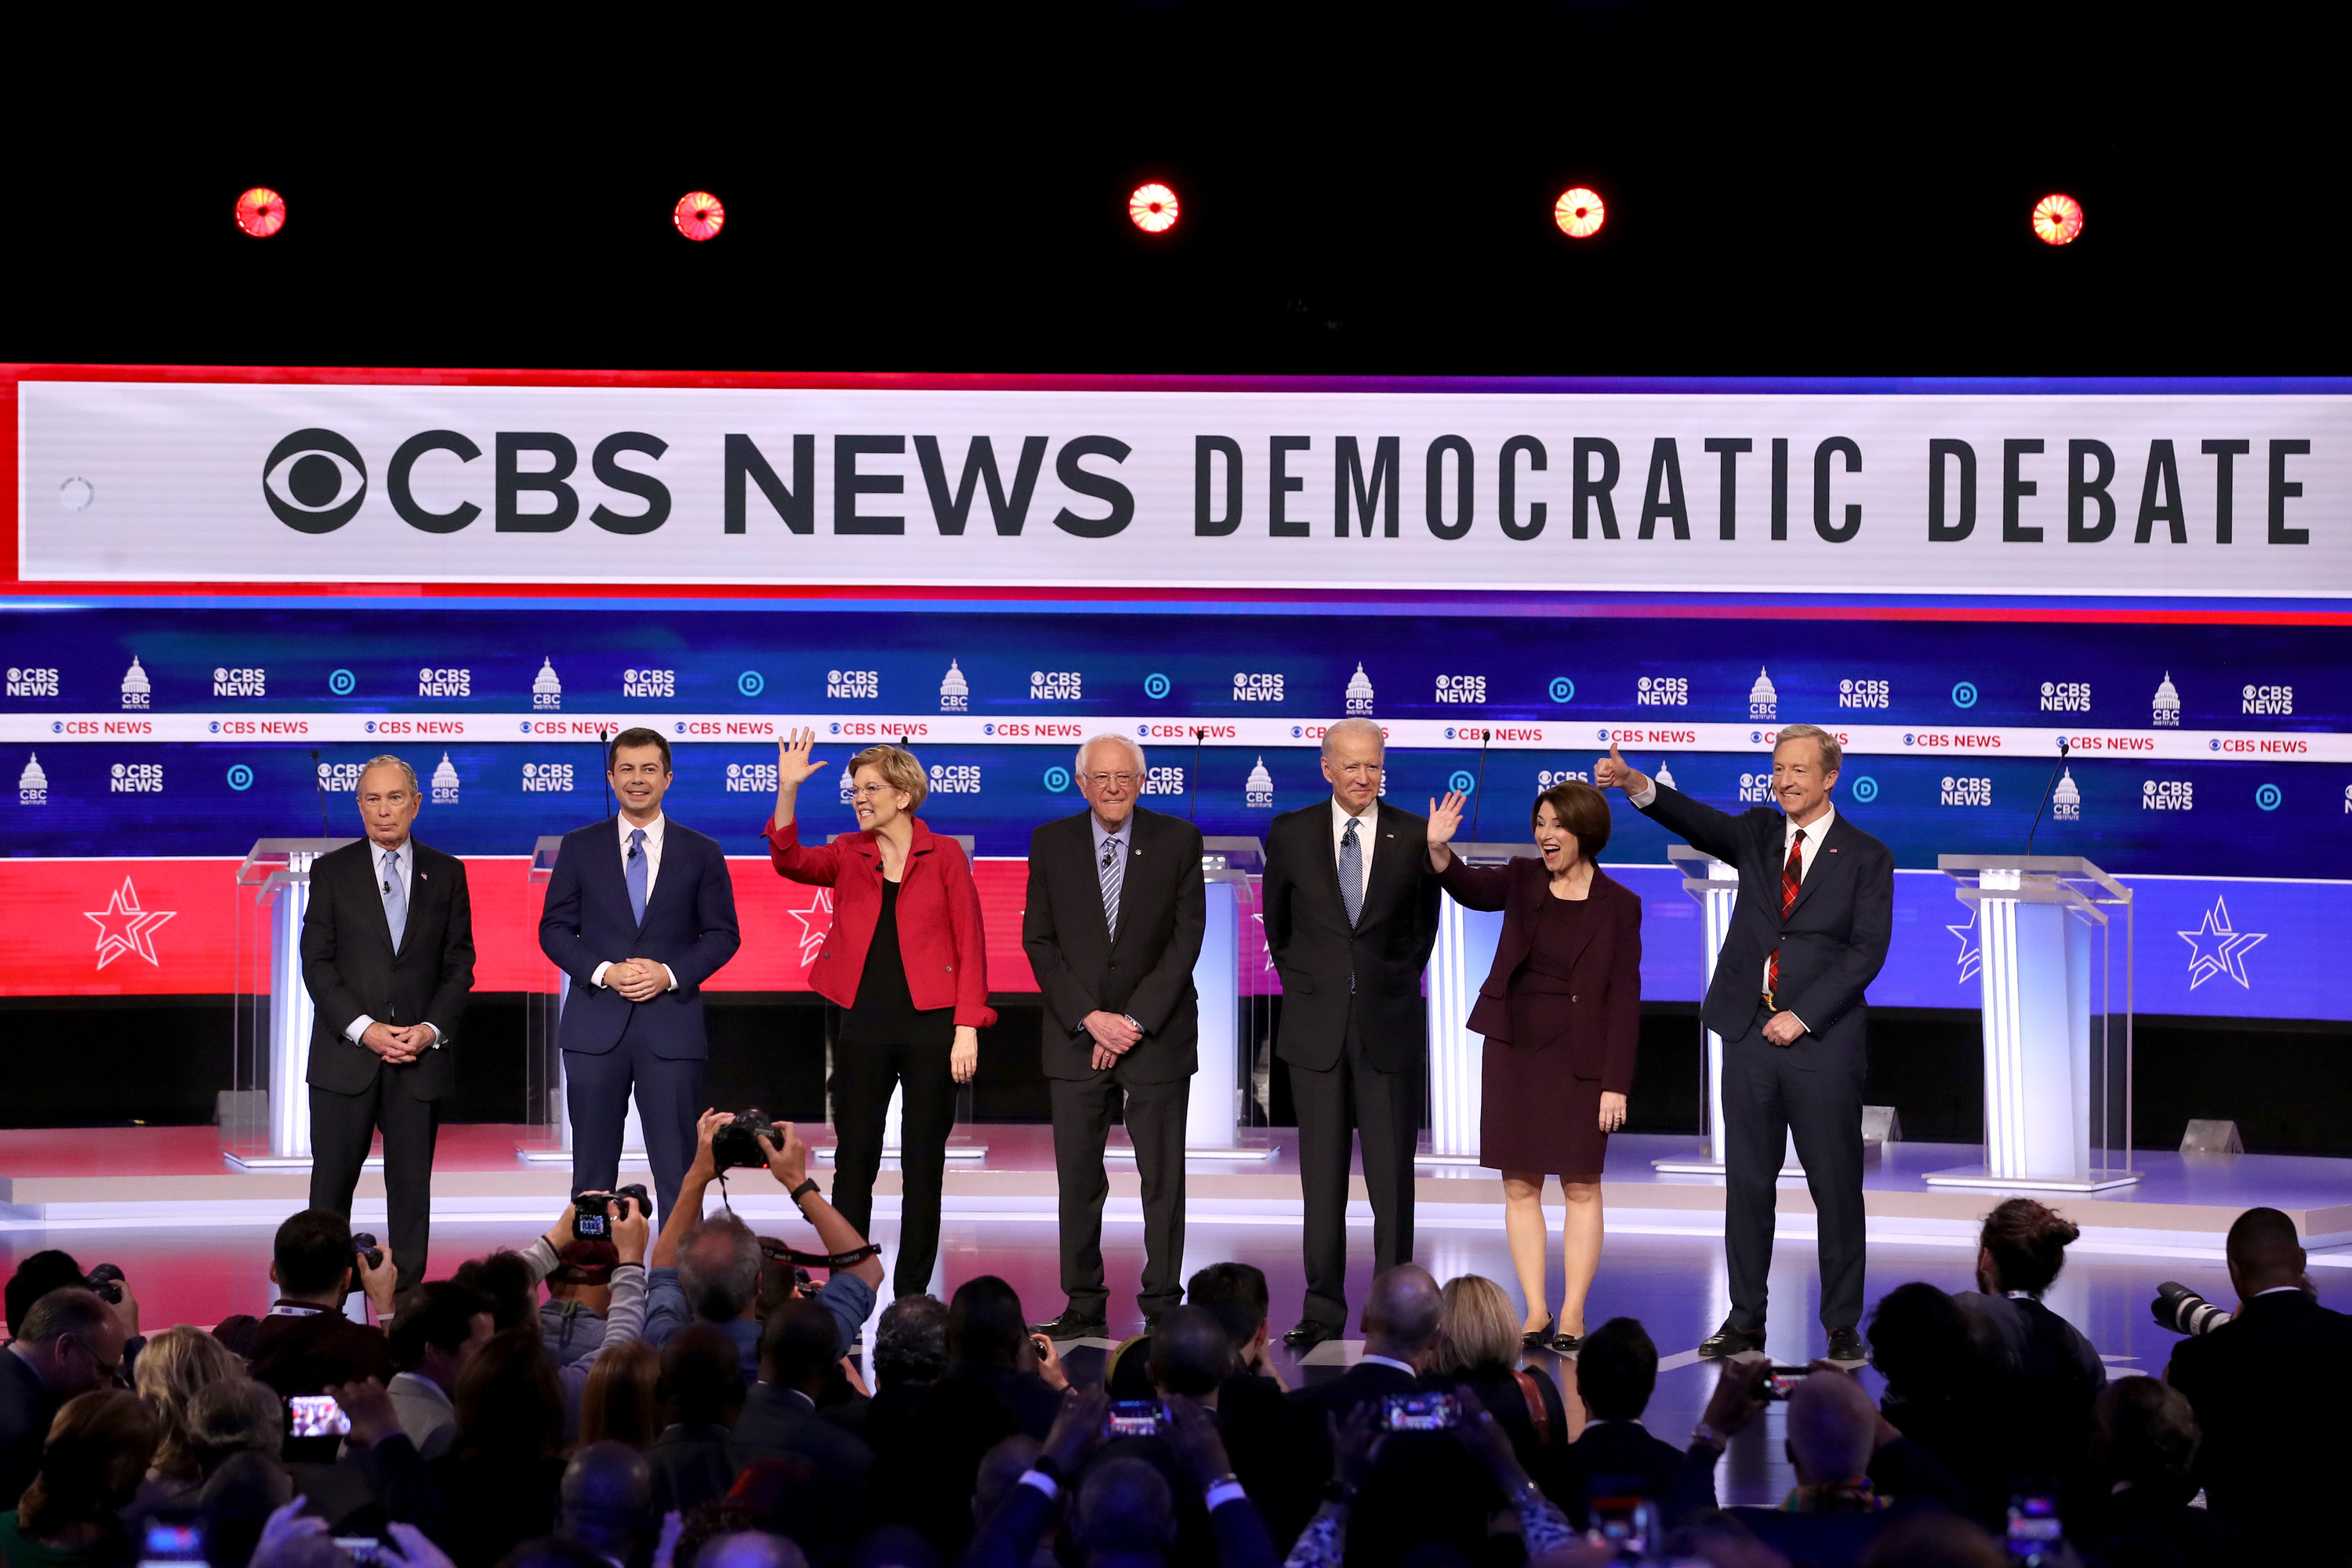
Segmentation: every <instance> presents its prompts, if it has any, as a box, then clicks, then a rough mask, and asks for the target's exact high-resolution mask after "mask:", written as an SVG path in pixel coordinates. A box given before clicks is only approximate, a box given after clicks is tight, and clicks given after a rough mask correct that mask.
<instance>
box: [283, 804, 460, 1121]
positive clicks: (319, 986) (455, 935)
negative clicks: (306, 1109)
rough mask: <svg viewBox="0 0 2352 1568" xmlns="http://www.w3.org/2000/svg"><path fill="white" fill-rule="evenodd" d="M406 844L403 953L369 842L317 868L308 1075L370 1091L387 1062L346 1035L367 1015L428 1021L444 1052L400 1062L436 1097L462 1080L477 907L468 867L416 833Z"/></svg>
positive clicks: (306, 927)
mask: <svg viewBox="0 0 2352 1568" xmlns="http://www.w3.org/2000/svg"><path fill="white" fill-rule="evenodd" d="M408 842H409V847H411V849H412V850H414V851H415V858H414V859H412V860H411V861H410V863H409V877H408V921H407V924H406V925H405V926H404V928H403V930H402V932H401V938H400V952H398V953H396V954H395V953H394V952H393V951H392V928H391V926H389V925H387V924H386V923H385V921H384V916H383V886H382V884H381V883H380V882H379V881H378V880H377V878H376V847H375V845H374V843H373V841H372V840H370V839H366V838H362V839H359V840H357V841H355V842H353V843H350V844H346V845H344V846H343V847H341V849H334V850H330V851H329V852H328V853H326V854H324V855H321V856H320V857H319V858H318V859H317V860H315V861H313V862H312V863H311V866H310V909H309V910H307V911H306V912H305V913H304V914H303V916H302V983H303V984H305V985H306V986H308V987H309V988H310V1001H311V1003H312V1005H314V1006H315V1007H316V1008H317V1010H318V1012H317V1022H316V1023H315V1024H313V1025H312V1026H311V1029H310V1071H309V1073H308V1075H307V1076H308V1079H309V1080H310V1082H311V1083H314V1084H316V1085H318V1086H319V1087H320V1089H331V1090H332V1091H334V1092H335V1093H337V1094H361V1093H364V1092H365V1091H366V1090H367V1089H370V1088H372V1087H373V1085H374V1083H375V1078H376V1074H377V1073H378V1072H380V1071H382V1070H383V1058H382V1057H379V1056H377V1055H376V1054H375V1053H374V1052H373V1051H372V1050H369V1049H368V1048H367V1047H365V1046H362V1045H358V1044H356V1043H354V1042H352V1041H351V1040H349V1039H346V1038H345V1037H344V1036H343V1031H344V1030H345V1029H348V1028H350V1027H351V1026H352V1020H353V1019H354V1018H357V1017H358V1016H360V1015H362V1014H363V1013H364V1014H366V1015H367V1016H369V1017H372V1018H373V1019H375V1020H376V1022H378V1023H380V1024H391V1025H394V1026H399V1027H402V1028H405V1027H406V1026H409V1025H411V1024H431V1025H432V1026H435V1027H436V1028H437V1029H439V1030H440V1031H441V1035H442V1043H441V1045H440V1047H439V1048H438V1049H435V1050H428V1051H425V1052H424V1053H422V1054H421V1055H419V1056H418V1057H417V1058H416V1059H415V1061H414V1062H411V1063H409V1064H408V1065H406V1066H404V1067H397V1068H393V1069H392V1070H393V1072H394V1075H395V1076H396V1077H397V1078H398V1079H399V1081H400V1083H401V1085H402V1086H403V1087H404V1088H405V1089H407V1090H408V1092H409V1093H410V1094H412V1095H414V1096H415V1097H416V1098H417V1099H419V1100H438V1099H440V1098H441V1097H442V1096H443V1095H445V1094H447V1093H448V1092H449V1091H450V1090H451V1089H453V1088H455V1087H456V1086H457V1058H456V1057H455V1056H454V1055H453V1054H452V1048H451V1047H452V1046H453V1045H454V1043H455V1041H456V1038H457V1029H458V1025H459V1024H460V1023H461V1022H462V1020H463V1018H464V1015H465V1011H466V997H467V994H468V993H469V992H471V991H472V990H473V989H474V905H473V900H472V899H471V898H470V897H469V896H468V895H467V890H466V867H465V863H464V862H463V861H461V860H459V859H458V858H457V857H456V856H454V855H444V854H443V853H441V851H440V850H438V849H436V848H434V847H432V846H431V845H429V844H425V843H421V842H419V841H418V840H417V839H416V838H415V837H414V836H412V837H410V838H409V841H408Z"/></svg>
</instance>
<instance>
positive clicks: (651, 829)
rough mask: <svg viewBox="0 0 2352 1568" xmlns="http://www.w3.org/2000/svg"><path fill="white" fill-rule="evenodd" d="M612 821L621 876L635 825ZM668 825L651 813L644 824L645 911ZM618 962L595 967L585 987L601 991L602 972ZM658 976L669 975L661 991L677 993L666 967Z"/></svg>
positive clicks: (618, 818) (651, 896)
mask: <svg viewBox="0 0 2352 1568" xmlns="http://www.w3.org/2000/svg"><path fill="white" fill-rule="evenodd" d="M613 820H614V823H615V824H617V825H618V826H619V827H620V830H621V838H620V845H621V868H622V870H623V872H624V873H625V872H626V871H627V869H628V864H629V835H630V834H632V833H634V832H635V831H636V825H635V824H634V823H632V822H631V821H630V820H629V819H628V817H627V816H625V815H624V816H614V818H613ZM668 824H669V818H667V817H666V816H663V815H662V814H661V813H660V812H656V813H654V819H653V820H652V821H651V822H648V823H646V845H645V848H644V849H643V850H641V851H639V853H641V854H643V855H644V856H645V858H646V908H648V909H651V908H652V907H653V901H654V884H655V883H656V882H658V881H660V880H661V857H662V829H663V828H664V827H666V826H668ZM618 962H620V961H619V960H617V959H611V958H608V959H606V960H605V961H604V963H600V964H598V965H597V966H596V971H595V973H593V974H591V975H589V977H588V984H591V985H594V986H598V987H600V988H601V987H602V986H603V985H604V971H606V970H608V969H610V968H612V967H613V965H614V963H618ZM656 962H658V960H656ZM662 973H664V974H668V975H669V984H668V985H667V986H666V987H664V989H666V990H669V991H675V990H677V975H676V974H674V973H670V967H669V965H668V964H667V963H665V964H662Z"/></svg>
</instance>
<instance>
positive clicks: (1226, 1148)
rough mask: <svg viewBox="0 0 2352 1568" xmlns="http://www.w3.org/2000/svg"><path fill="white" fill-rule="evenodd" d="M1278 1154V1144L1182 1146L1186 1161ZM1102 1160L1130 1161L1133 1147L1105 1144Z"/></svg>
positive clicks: (1197, 1144)
mask: <svg viewBox="0 0 2352 1568" xmlns="http://www.w3.org/2000/svg"><path fill="white" fill-rule="evenodd" d="M1280 1152H1282V1145H1281V1144H1279V1143H1187V1144H1185V1145H1184V1158H1186V1159H1187V1160H1271V1159H1273V1158H1274V1157H1275V1156H1276V1154H1279V1153H1280ZM1103 1158H1104V1159H1106V1160H1132V1159H1134V1158H1135V1145H1134V1144H1132V1143H1108V1144H1105V1145H1104V1146H1103Z"/></svg>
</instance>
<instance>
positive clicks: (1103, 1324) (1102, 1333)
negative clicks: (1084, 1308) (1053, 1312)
mask: <svg viewBox="0 0 2352 1568" xmlns="http://www.w3.org/2000/svg"><path fill="white" fill-rule="evenodd" d="M1029 1331H1030V1332H1032V1333H1037V1334H1043V1335H1045V1337H1046V1338H1047V1339H1049V1340H1052V1341H1053V1342H1055V1344H1059V1343H1061V1342H1063V1341H1064V1340H1107V1339H1108V1338H1110V1320H1109V1319H1108V1318H1104V1317H1099V1316H1097V1317H1092V1318H1089V1317H1087V1315H1086V1314H1085V1313H1083V1312H1081V1311H1079V1310H1077V1309H1076V1307H1066V1308H1064V1309H1063V1310H1062V1315H1061V1316H1060V1317H1058V1318H1055V1320H1054V1321H1052V1322H1050V1323H1032V1324H1030V1325H1029Z"/></svg>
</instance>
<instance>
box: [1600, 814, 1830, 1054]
mask: <svg viewBox="0 0 2352 1568" xmlns="http://www.w3.org/2000/svg"><path fill="white" fill-rule="evenodd" d="M1657 798H1658V781H1657V780H1655V779H1652V780H1651V781H1650V782H1649V783H1648V784H1644V785H1643V786H1642V789H1641V791H1640V793H1638V794H1635V793H1632V792H1628V793H1627V795H1626V796H1625V799H1626V802H1627V804H1629V805H1632V806H1633V809H1634V810H1636V811H1647V810H1648V809H1649V808H1650V805H1651V803H1652V802H1654V801H1655V800H1656V799H1657ZM1836 820H1837V807H1835V806H1833V805H1829V804H1828V803H1827V802H1823V803H1822V814H1821V815H1820V816H1817V817H1815V818H1813V820H1812V821H1811V822H1809V823H1807V824H1805V826H1804V828H1803V830H1802V831H1803V833H1804V835H1805V847H1804V849H1803V851H1802V852H1801V855H1800V857H1799V858H1798V861H1797V865H1798V867H1799V870H1798V872H1797V881H1798V884H1799V885H1800V886H1802V885H1803V883H1804V880H1805V879H1806V878H1808V877H1810V876H1811V875H1812V874H1813V858H1814V857H1815V856H1817V855H1819V854H1820V853H1821V852H1822V839H1824V838H1826V837H1829V834H1830V824H1832V823H1833V822H1835V821H1836ZM1798 832H1799V829H1798V826H1797V823H1796V819H1795V818H1794V817H1790V816H1783V817H1781V818H1780V865H1781V866H1782V867H1785V866H1787V865H1788V863H1789V846H1790V844H1791V843H1792V842H1794V841H1795V839H1796V837H1797V834H1798ZM1771 974H1772V960H1771V957H1770V955H1769V954H1767V955H1766V957H1765V959H1764V967H1763V969H1762V970H1761V971H1759V973H1758V974H1757V976H1756V994H1758V995H1759V996H1765V995H1769V994H1771V990H1772V982H1771ZM1791 1016H1794V1015H1791ZM1797 1022H1798V1023H1800V1024H1802V1023H1803V1022H1804V1020H1803V1019H1802V1018H1799V1019H1797ZM1807 1032H1808V1033H1810V1032H1811V1031H1810V1030H1809V1031H1807Z"/></svg>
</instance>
